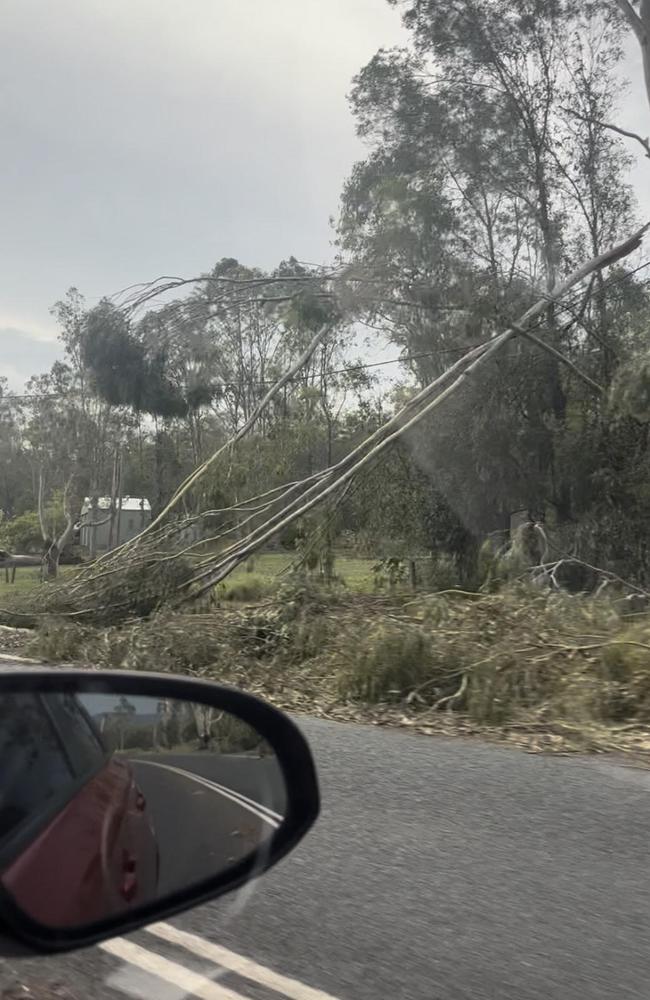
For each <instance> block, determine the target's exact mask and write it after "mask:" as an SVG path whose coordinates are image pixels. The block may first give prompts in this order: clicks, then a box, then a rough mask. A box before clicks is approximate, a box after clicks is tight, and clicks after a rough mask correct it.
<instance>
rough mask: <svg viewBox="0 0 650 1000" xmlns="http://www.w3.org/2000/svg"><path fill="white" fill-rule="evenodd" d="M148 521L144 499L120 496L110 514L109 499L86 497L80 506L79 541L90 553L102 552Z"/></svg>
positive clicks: (146, 503)
mask: <svg viewBox="0 0 650 1000" xmlns="http://www.w3.org/2000/svg"><path fill="white" fill-rule="evenodd" d="M150 521H151V504H150V503H149V501H148V500H147V499H145V498H144V497H129V496H126V497H122V498H121V500H118V502H117V503H116V506H115V510H113V511H111V498H110V497H86V499H85V500H84V502H83V505H82V507H81V519H80V521H79V542H80V544H81V545H82V546H83V547H84V548H86V549H88V551H89V552H91V553H95V552H105V551H106V550H107V549H108V548H109V547H110V548H116V547H117V546H118V545H122V544H123V543H124V542H128V540H129V539H130V538H133V537H134V536H135V535H138V534H139V533H140V532H141V531H142V530H143V528H146V526H147V525H148V524H149V522H150Z"/></svg>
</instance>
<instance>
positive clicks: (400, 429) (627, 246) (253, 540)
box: [184, 224, 650, 600]
mask: <svg viewBox="0 0 650 1000" xmlns="http://www.w3.org/2000/svg"><path fill="white" fill-rule="evenodd" d="M648 228H650V224H647V225H645V226H643V227H642V228H641V229H639V230H637V232H635V233H634V234H633V235H632V236H630V237H628V238H627V239H626V240H624V241H623V242H622V243H619V244H617V245H616V246H614V247H612V248H611V249H610V250H607V251H606V252H605V253H602V254H599V255H598V256H597V257H593V258H592V259H591V260H589V261H587V262H586V263H585V264H583V265H581V266H580V267H579V268H577V269H576V270H575V271H573V272H572V274H570V275H569V276H568V277H567V278H566V279H565V280H564V281H563V282H562V283H561V284H560V285H559V286H557V287H556V288H554V289H553V291H552V292H550V293H549V294H547V295H545V296H543V297H542V298H540V299H539V300H538V301H537V302H536V303H535V304H534V305H533V306H531V307H530V308H529V309H527V310H526V312H525V313H524V314H523V316H521V317H520V319H519V321H518V323H517V328H515V327H510V328H509V329H508V330H506V331H505V332H503V333H501V334H500V335H499V336H497V337H495V338H494V339H493V340H492V341H491V342H490V344H489V346H488V347H486V348H485V349H484V350H482V351H481V353H478V355H477V356H476V357H475V358H474V360H473V361H471V363H469V364H467V362H468V361H469V355H466V356H465V357H464V358H461V359H460V361H459V362H457V363H456V366H455V368H459V367H461V368H462V366H463V364H464V365H465V367H464V369H462V370H461V371H460V374H459V375H458V376H457V377H456V378H455V379H454V381H453V382H451V384H450V385H448V386H447V387H446V388H445V389H443V390H442V391H441V392H440V393H439V394H438V395H435V396H434V398H432V399H431V398H430V396H431V394H432V386H427V387H426V389H425V390H423V391H422V392H421V393H420V394H419V396H420V398H424V399H425V400H426V401H425V403H424V405H421V406H419V407H418V408H417V409H416V411H415V413H413V415H412V416H410V418H409V419H407V420H404V419H402V420H401V422H400V423H399V425H398V426H397V428H396V429H395V430H394V431H393V432H392V433H390V434H388V435H386V434H384V436H382V437H381V438H380V439H379V441H378V442H377V443H376V444H375V445H374V446H373V447H371V448H370V449H369V450H366V453H365V454H364V455H363V456H362V457H361V458H360V459H359V460H358V461H356V462H354V463H353V464H348V467H347V468H345V470H344V471H343V472H342V473H341V474H339V475H338V476H336V477H334V476H332V475H327V476H324V477H323V479H322V480H320V481H319V482H318V483H316V484H315V486H312V487H311V489H310V490H308V491H307V494H305V495H303V496H302V497H301V498H299V501H294V503H293V504H292V505H291V506H292V508H293V509H292V510H291V511H290V512H288V511H286V510H284V511H281V512H280V513H279V515H275V516H274V517H272V518H270V519H269V521H267V522H266V524H264V525H261V526H260V527H259V528H258V529H256V530H255V531H253V532H251V534H250V535H249V537H248V538H247V539H244V540H243V542H241V543H239V544H238V545H235V546H232V547H231V548H230V550H227V551H226V552H225V553H221V554H220V555H219V557H218V558H217V561H216V563H213V565H212V566H211V567H208V568H206V570H204V571H203V572H202V573H200V574H199V575H198V576H195V577H194V578H193V579H192V580H191V581H189V585H191V584H197V583H198V584H199V587H198V589H197V590H195V591H194V592H193V593H192V592H190V593H188V594H187V596H186V597H185V598H184V600H191V599H192V598H195V597H197V596H200V595H201V594H204V593H205V592H206V591H208V590H210V589H211V588H212V587H213V586H214V585H215V584H216V583H219V582H220V581H221V580H223V579H224V578H225V577H226V576H228V575H229V574H230V573H231V572H232V571H233V569H235V568H236V566H238V565H239V564H240V563H241V562H242V561H243V560H244V559H246V558H247V557H248V556H249V555H250V554H251V552H254V551H256V550H257V549H259V548H260V546H262V545H263V544H265V543H266V542H267V541H269V540H270V539H271V538H272V537H273V536H275V535H276V534H277V533H278V532H279V531H281V530H282V529H283V528H285V527H287V525H289V524H291V523H292V522H293V521H295V520H296V519H297V518H299V517H302V516H304V515H305V514H306V513H308V511H309V510H311V509H312V508H313V507H315V506H316V505H317V504H319V503H322V501H323V500H324V499H326V498H327V497H328V496H330V495H331V494H332V493H334V492H335V491H337V490H339V489H341V487H343V486H344V485H345V484H346V483H347V482H349V480H350V479H352V478H353V477H354V476H355V475H357V474H358V472H359V471H360V470H361V469H362V468H363V467H365V466H366V465H368V463H370V462H374V461H375V459H376V458H377V457H378V456H379V455H380V454H381V453H382V452H383V451H384V450H385V449H386V448H388V447H389V446H390V445H391V444H393V443H394V442H395V441H396V440H397V439H398V438H400V437H402V436H403V435H404V434H405V433H406V432H407V431H408V430H409V429H411V428H412V427H414V426H415V425H416V424H418V423H420V422H421V421H422V420H423V419H424V417H425V416H427V415H428V414H429V413H431V412H432V411H433V410H434V409H435V408H437V407H438V406H440V404H441V403H442V402H444V400H445V399H447V398H448V397H449V396H450V395H452V393H454V392H455V391H456V390H457V389H458V388H460V386H461V385H462V384H463V383H464V382H465V380H466V379H467V378H468V377H471V376H473V375H474V373H475V372H476V371H478V369H479V368H480V367H481V366H483V365H484V364H485V363H486V362H487V361H488V360H489V359H490V358H491V357H492V356H493V355H494V354H496V353H497V352H498V351H500V350H501V349H502V348H503V347H504V346H505V345H506V344H507V343H508V341H510V340H511V339H512V338H513V337H514V336H516V335H517V333H518V332H519V330H520V328H521V327H523V326H524V325H526V324H528V323H529V322H530V321H531V320H533V319H535V318H536V317H538V316H540V315H541V314H542V313H544V312H545V311H546V309H547V308H548V301H549V298H550V299H551V300H553V301H558V300H559V299H561V298H562V297H563V296H564V295H565V294H566V293H567V292H568V291H569V290H570V289H571V288H573V287H574V286H575V285H577V284H579V283H580V282H582V281H584V280H585V278H588V277H589V276H590V275H591V274H593V273H594V272H595V271H598V270H600V269H601V268H603V267H606V266H608V265H610V264H612V263H614V262H615V261H618V260H620V259H621V258H622V257H624V256H626V255H627V254H629V253H631V252H632V251H633V250H635V249H637V247H638V246H639V245H640V243H641V240H642V239H643V236H644V234H645V232H646V231H647V229H648ZM473 353H476V352H473ZM445 375H446V376H447V377H448V375H449V373H448V372H447V373H445ZM443 377H444V376H443ZM436 381H437V382H438V383H439V382H440V381H441V379H439V380H436ZM367 444H368V442H364V443H363V445H362V446H359V447H358V448H357V449H355V450H356V451H357V452H359V451H361V450H364V448H365V447H366V446H367ZM346 464H347V463H346ZM310 493H311V494H312V495H311V496H310V498H309V499H306V497H307V495H308V494H310Z"/></svg>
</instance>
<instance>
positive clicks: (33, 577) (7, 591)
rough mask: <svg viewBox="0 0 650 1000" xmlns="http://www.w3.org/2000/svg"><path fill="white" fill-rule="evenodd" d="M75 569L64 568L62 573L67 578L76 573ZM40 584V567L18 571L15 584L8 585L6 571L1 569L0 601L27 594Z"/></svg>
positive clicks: (27, 567) (29, 567)
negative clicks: (68, 574) (71, 573)
mask: <svg viewBox="0 0 650 1000" xmlns="http://www.w3.org/2000/svg"><path fill="white" fill-rule="evenodd" d="M75 569H76V567H75V566H62V567H61V569H60V573H61V575H62V576H65V575H66V574H67V573H70V572H74V570H75ZM40 582H41V576H40V569H39V567H38V566H25V567H23V568H22V569H17V570H16V580H15V583H7V582H6V578H5V571H4V570H3V569H0V601H1V600H2V599H3V598H4V597H7V596H8V597H11V596H12V595H14V594H17V595H20V594H26V593H28V592H29V591H30V590H34V589H35V587H38V585H39V583H40Z"/></svg>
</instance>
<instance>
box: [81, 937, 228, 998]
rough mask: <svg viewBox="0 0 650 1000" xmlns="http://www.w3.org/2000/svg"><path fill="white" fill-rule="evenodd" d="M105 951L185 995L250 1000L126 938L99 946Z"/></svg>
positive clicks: (114, 939)
mask: <svg viewBox="0 0 650 1000" xmlns="http://www.w3.org/2000/svg"><path fill="white" fill-rule="evenodd" d="M99 947H100V948H102V949H103V951H106V952H108V953H109V955H115V957H116V958H121V959H122V960H123V961H124V962H128V963H129V964H130V965H135V966H137V968H139V969H143V970H144V971H145V972H150V973H151V974H152V975H154V976H157V977H158V978H159V979H163V980H166V982H168V983H172V984H173V985H174V986H177V987H178V988H179V989H180V990H182V991H183V996H187V995H188V994H193V995H194V996H197V997H201V1000H246V998H245V997H244V996H243V995H242V994H241V993H235V992H234V990H229V989H228V988H227V987H226V986H220V985H219V984H218V983H213V982H212V981H211V980H210V979H206V977H205V976H200V975H199V974H198V973H196V972H192V971H191V970H190V969H186V968H185V967H184V966H182V965H178V964H177V963H176V962H170V961H169V959H168V958H163V956H162V955H156V954H155V952H153V951H147V949H146V948H141V947H140V945H137V944H134V943H133V942H132V941H127V940H125V938H113V940H112V941H104V942H103V943H102V944H100V945H99Z"/></svg>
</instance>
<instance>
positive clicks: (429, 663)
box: [338, 624, 454, 702]
mask: <svg viewBox="0 0 650 1000" xmlns="http://www.w3.org/2000/svg"><path fill="white" fill-rule="evenodd" d="M453 673H454V664H453V662H452V660H451V659H450V658H449V657H448V656H447V655H445V652H444V650H443V649H442V648H440V647H439V646H437V645H436V644H435V642H434V638H433V636H432V635H431V633H429V632H427V631H425V630H424V629H422V628H418V627H413V628H409V627H400V626H398V625H391V624H380V625H377V626H375V627H374V628H371V630H370V631H369V632H366V633H364V634H362V635H360V636H359V637H358V639H357V641H356V642H355V643H353V644H352V648H351V649H350V650H349V652H348V654H347V656H346V657H345V663H344V666H343V668H342V669H341V670H340V672H339V676H338V689H339V693H340V694H341V696H342V697H343V698H351V699H353V700H357V701H369V702H379V701H400V700H402V699H403V698H405V697H406V695H408V694H409V693H410V692H411V691H413V690H414V689H417V688H419V687H421V686H422V685H426V687H427V697H428V699H431V698H433V699H434V700H435V699H436V698H438V697H439V696H440V693H441V691H442V690H446V689H447V688H448V687H449V681H450V674H453ZM452 687H453V684H452Z"/></svg>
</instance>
